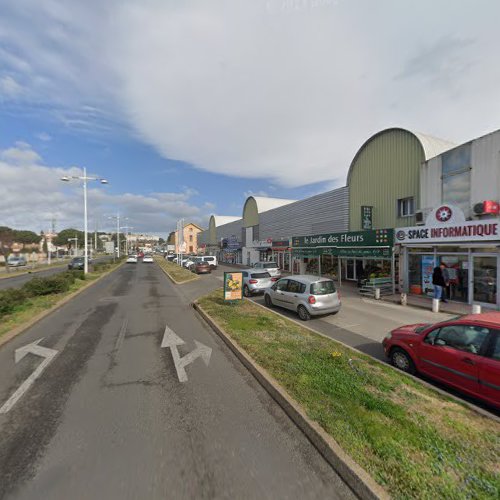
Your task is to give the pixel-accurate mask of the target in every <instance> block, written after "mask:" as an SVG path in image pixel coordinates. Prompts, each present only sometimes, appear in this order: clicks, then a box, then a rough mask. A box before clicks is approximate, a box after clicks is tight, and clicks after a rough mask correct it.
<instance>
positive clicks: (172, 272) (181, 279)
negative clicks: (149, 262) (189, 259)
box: [155, 257, 198, 283]
mask: <svg viewBox="0 0 500 500" xmlns="http://www.w3.org/2000/svg"><path fill="white" fill-rule="evenodd" d="M155 262H156V263H157V264H158V265H159V266H160V267H161V268H162V269H163V270H164V271H165V272H166V273H167V274H168V275H169V276H170V277H171V278H172V279H173V280H175V281H177V283H186V282H187V281H192V280H195V279H198V276H197V275H196V274H194V273H192V272H191V271H188V270H187V269H185V268H184V267H181V266H178V265H177V264H174V263H173V262H169V261H168V260H167V259H164V258H162V257H155Z"/></svg>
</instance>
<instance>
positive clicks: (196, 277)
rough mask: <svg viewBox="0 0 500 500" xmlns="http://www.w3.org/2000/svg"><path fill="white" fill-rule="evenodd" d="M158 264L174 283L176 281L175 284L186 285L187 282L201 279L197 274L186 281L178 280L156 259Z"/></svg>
mask: <svg viewBox="0 0 500 500" xmlns="http://www.w3.org/2000/svg"><path fill="white" fill-rule="evenodd" d="M155 263H156V264H158V267H159V268H160V269H161V270H162V271H163V272H164V273H165V274H166V275H167V276H168V278H169V279H170V281H171V282H172V283H174V284H175V285H185V284H186V283H191V282H192V281H196V280H197V279H200V277H199V276H197V275H195V277H194V278H193V279H191V280H186V281H177V280H176V279H175V278H173V277H172V276H171V275H170V274H169V273H168V272H167V270H166V269H163V267H162V266H161V265H160V264H159V263H158V262H157V261H155Z"/></svg>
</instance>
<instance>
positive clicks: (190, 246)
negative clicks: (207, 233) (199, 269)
mask: <svg viewBox="0 0 500 500" xmlns="http://www.w3.org/2000/svg"><path fill="white" fill-rule="evenodd" d="M202 231H203V228H201V227H200V226H198V225H197V224H194V223H193V222H189V223H187V224H185V225H184V231H183V235H182V236H183V237H181V238H179V232H178V231H175V253H179V252H182V253H198V233H200V232H202Z"/></svg>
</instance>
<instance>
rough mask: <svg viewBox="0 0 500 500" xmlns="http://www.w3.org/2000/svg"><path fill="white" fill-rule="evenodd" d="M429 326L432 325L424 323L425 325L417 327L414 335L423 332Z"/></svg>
mask: <svg viewBox="0 0 500 500" xmlns="http://www.w3.org/2000/svg"><path fill="white" fill-rule="evenodd" d="M431 325H432V323H426V324H425V325H422V326H417V328H415V333H420V332H423V331H424V330H425V329H426V328H427V327H428V326H431Z"/></svg>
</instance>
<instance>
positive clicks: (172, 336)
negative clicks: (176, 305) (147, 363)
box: [161, 325, 212, 382]
mask: <svg viewBox="0 0 500 500" xmlns="http://www.w3.org/2000/svg"><path fill="white" fill-rule="evenodd" d="M194 343H195V345H196V347H195V348H194V349H193V350H192V351H191V352H190V353H188V354H186V355H185V356H184V357H183V358H181V357H180V354H179V350H178V349H177V346H179V345H183V344H185V342H184V340H182V339H181V338H180V337H179V336H178V335H177V334H176V333H175V332H174V331H173V330H171V329H170V328H169V327H168V325H167V326H165V333H164V334H163V339H162V341H161V347H170V352H171V353H172V359H173V361H174V365H175V370H176V371H177V378H178V379H179V382H187V380H188V377H187V373H186V370H185V367H186V366H187V365H189V364H191V363H192V362H193V361H194V360H195V359H196V358H200V357H201V359H202V360H203V362H204V363H205V365H206V366H208V363H209V362H210V356H211V355H212V349H211V348H210V347H207V346H206V345H204V344H202V343H201V342H198V341H197V340H195V341H194Z"/></svg>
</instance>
